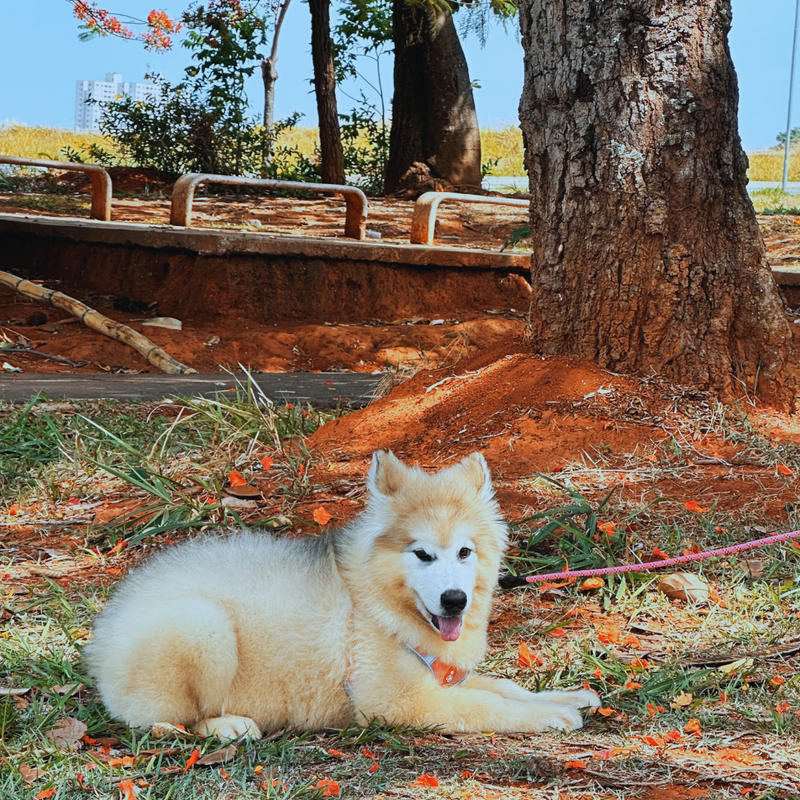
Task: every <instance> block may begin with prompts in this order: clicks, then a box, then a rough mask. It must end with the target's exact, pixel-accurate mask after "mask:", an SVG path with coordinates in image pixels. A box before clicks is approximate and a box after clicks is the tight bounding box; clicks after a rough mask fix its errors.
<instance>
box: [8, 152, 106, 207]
mask: <svg viewBox="0 0 800 800" xmlns="http://www.w3.org/2000/svg"><path fill="white" fill-rule="evenodd" d="M0 164H15V165H16V166H19V167H44V168H45V169H71V170H76V171H77V172H85V173H86V174H87V175H88V176H89V180H90V181H91V182H92V210H91V215H92V217H93V218H94V219H101V220H103V222H109V221H110V220H111V176H110V175H109V174H108V173H107V172H106V171H105V170H104V169H103V168H102V167H98V166H96V165H94V164H73V163H72V162H71V161H46V160H44V159H40V158H19V157H17V156H3V155H0Z"/></svg>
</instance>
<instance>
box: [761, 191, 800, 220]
mask: <svg viewBox="0 0 800 800" xmlns="http://www.w3.org/2000/svg"><path fill="white" fill-rule="evenodd" d="M750 199H751V200H752V201H753V206H754V207H755V209H756V212H757V213H759V214H800V196H798V195H794V194H789V193H788V192H784V191H783V190H782V189H779V188H774V189H759V190H758V191H757V192H752V193H751V195H750Z"/></svg>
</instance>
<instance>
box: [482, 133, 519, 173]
mask: <svg viewBox="0 0 800 800" xmlns="http://www.w3.org/2000/svg"><path fill="white" fill-rule="evenodd" d="M481 152H482V153H483V161H484V163H486V162H487V161H488V162H489V163H490V164H491V167H492V172H491V174H492V175H509V176H516V175H524V174H525V167H524V166H523V164H524V159H523V149H522V131H521V130H520V129H519V128H518V127H516V126H515V125H506V126H505V127H504V128H500V129H499V130H495V129H492V128H485V129H484V130H482V131H481Z"/></svg>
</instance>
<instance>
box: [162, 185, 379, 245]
mask: <svg viewBox="0 0 800 800" xmlns="http://www.w3.org/2000/svg"><path fill="white" fill-rule="evenodd" d="M201 183H225V184H236V185H242V186H260V187H264V188H267V189H293V190H298V189H302V190H305V191H310V192H328V193H331V194H341V195H342V196H343V197H344V201H345V206H346V209H345V220H344V235H345V236H348V237H350V238H351V239H364V237H365V236H366V224H367V212H368V207H367V196H366V195H365V194H364V192H362V191H361V189H357V188H356V187H355V186H339V185H337V184H332V183H303V182H302V181H276V180H270V179H267V178H242V177H239V176H237V175H210V174H205V173H199V172H188V173H186V175H181V177H180V178H178V180H177V181H176V182H175V186H174V187H173V189H172V205H171V207H170V224H171V225H179V226H181V227H184V228H190V227H191V225H192V203H193V201H194V191H195V189H196V188H197V187H198V186H199V185H200V184H201Z"/></svg>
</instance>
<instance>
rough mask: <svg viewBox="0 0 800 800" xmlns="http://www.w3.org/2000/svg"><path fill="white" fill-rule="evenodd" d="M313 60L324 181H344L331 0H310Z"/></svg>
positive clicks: (321, 167) (341, 182)
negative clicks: (334, 64)
mask: <svg viewBox="0 0 800 800" xmlns="http://www.w3.org/2000/svg"><path fill="white" fill-rule="evenodd" d="M308 8H309V11H310V12H311V60H312V61H313V63H314V90H315V92H316V95H317V114H318V115H319V149H320V161H321V164H320V171H321V173H322V182H323V183H338V184H343V183H344V182H345V176H344V151H343V149H342V137H341V135H340V133H339V115H338V111H337V107H336V75H335V72H334V66H333V46H332V43H331V25H330V0H309V2H308Z"/></svg>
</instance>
